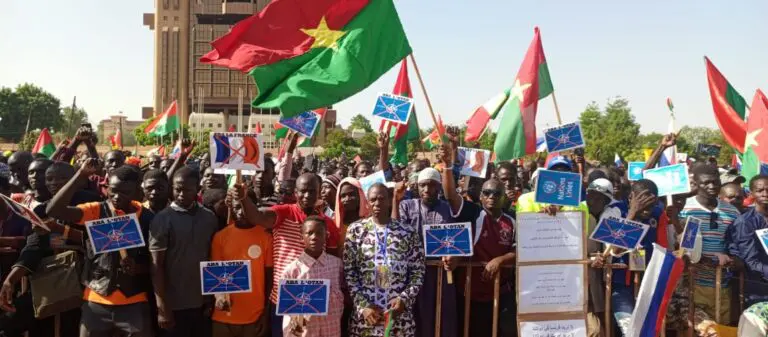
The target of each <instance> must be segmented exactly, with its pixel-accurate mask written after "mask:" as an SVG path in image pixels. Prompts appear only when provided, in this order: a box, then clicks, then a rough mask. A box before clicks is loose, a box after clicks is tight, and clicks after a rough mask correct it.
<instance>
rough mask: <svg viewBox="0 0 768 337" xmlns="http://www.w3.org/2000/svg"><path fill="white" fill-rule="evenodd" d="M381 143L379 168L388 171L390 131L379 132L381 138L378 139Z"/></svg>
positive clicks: (377, 141)
mask: <svg viewBox="0 0 768 337" xmlns="http://www.w3.org/2000/svg"><path fill="white" fill-rule="evenodd" d="M376 143H378V145H379V170H382V171H384V172H386V171H387V170H388V169H389V168H390V167H389V166H390V165H389V132H385V131H382V132H379V138H378V139H376Z"/></svg>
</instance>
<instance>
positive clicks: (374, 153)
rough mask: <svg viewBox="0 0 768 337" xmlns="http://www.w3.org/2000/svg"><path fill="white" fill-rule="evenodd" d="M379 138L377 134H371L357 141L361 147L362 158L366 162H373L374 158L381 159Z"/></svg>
mask: <svg viewBox="0 0 768 337" xmlns="http://www.w3.org/2000/svg"><path fill="white" fill-rule="evenodd" d="M377 138H378V136H377V135H376V134H375V133H373V132H369V133H366V134H365V135H364V136H363V137H362V138H360V139H359V140H358V141H357V142H358V144H359V145H360V152H359V154H360V157H362V158H363V159H365V160H373V159H374V158H378V157H379V143H378V140H377Z"/></svg>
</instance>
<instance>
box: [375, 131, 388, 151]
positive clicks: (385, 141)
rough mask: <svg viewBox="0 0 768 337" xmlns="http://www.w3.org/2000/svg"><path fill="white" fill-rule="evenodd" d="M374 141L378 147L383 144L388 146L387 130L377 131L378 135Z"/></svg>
mask: <svg viewBox="0 0 768 337" xmlns="http://www.w3.org/2000/svg"><path fill="white" fill-rule="evenodd" d="M376 143H377V144H378V145H379V148H380V149H381V148H384V147H385V146H387V147H389V132H386V131H382V132H379V137H378V138H377V139H376Z"/></svg>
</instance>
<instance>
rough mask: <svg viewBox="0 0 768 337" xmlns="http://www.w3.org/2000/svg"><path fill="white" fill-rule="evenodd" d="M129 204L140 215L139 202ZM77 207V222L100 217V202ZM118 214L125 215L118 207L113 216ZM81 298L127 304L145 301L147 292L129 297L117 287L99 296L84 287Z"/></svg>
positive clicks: (82, 222)
mask: <svg viewBox="0 0 768 337" xmlns="http://www.w3.org/2000/svg"><path fill="white" fill-rule="evenodd" d="M131 206H133V207H134V208H136V209H137V211H136V218H138V217H140V216H141V203H140V202H138V201H133V202H131ZM77 208H79V209H80V210H81V211H82V212H83V217H82V218H81V219H80V221H79V222H78V223H80V224H82V225H85V222H86V221H93V220H98V219H100V218H101V217H100V215H101V203H100V202H89V203H86V204H81V205H77ZM118 215H125V212H123V211H121V210H119V209H116V210H115V216H118ZM83 300H86V301H88V302H93V303H99V304H105V305H127V304H134V303H141V302H146V301H147V293H138V294H136V295H133V296H131V297H125V295H124V294H123V292H122V291H120V289H117V290H115V291H114V292H112V294H110V295H109V296H101V295H99V294H97V293H96V292H95V291H92V290H91V289H90V288H87V287H86V288H85V292H84V293H83Z"/></svg>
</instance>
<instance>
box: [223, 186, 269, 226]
mask: <svg viewBox="0 0 768 337" xmlns="http://www.w3.org/2000/svg"><path fill="white" fill-rule="evenodd" d="M246 193H247V192H246V191H245V189H244V188H242V186H240V185H236V186H234V187H232V188H230V189H229V190H228V191H227V198H228V199H230V200H240V203H241V204H242V205H243V211H244V212H245V218H246V219H247V220H248V223H250V224H252V225H255V226H261V227H264V228H267V229H269V228H273V227H275V220H277V213H275V211H274V210H272V209H271V208H269V207H257V206H256V204H254V203H253V201H252V200H251V199H250V198H247V197H246V196H247V194H246Z"/></svg>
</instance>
